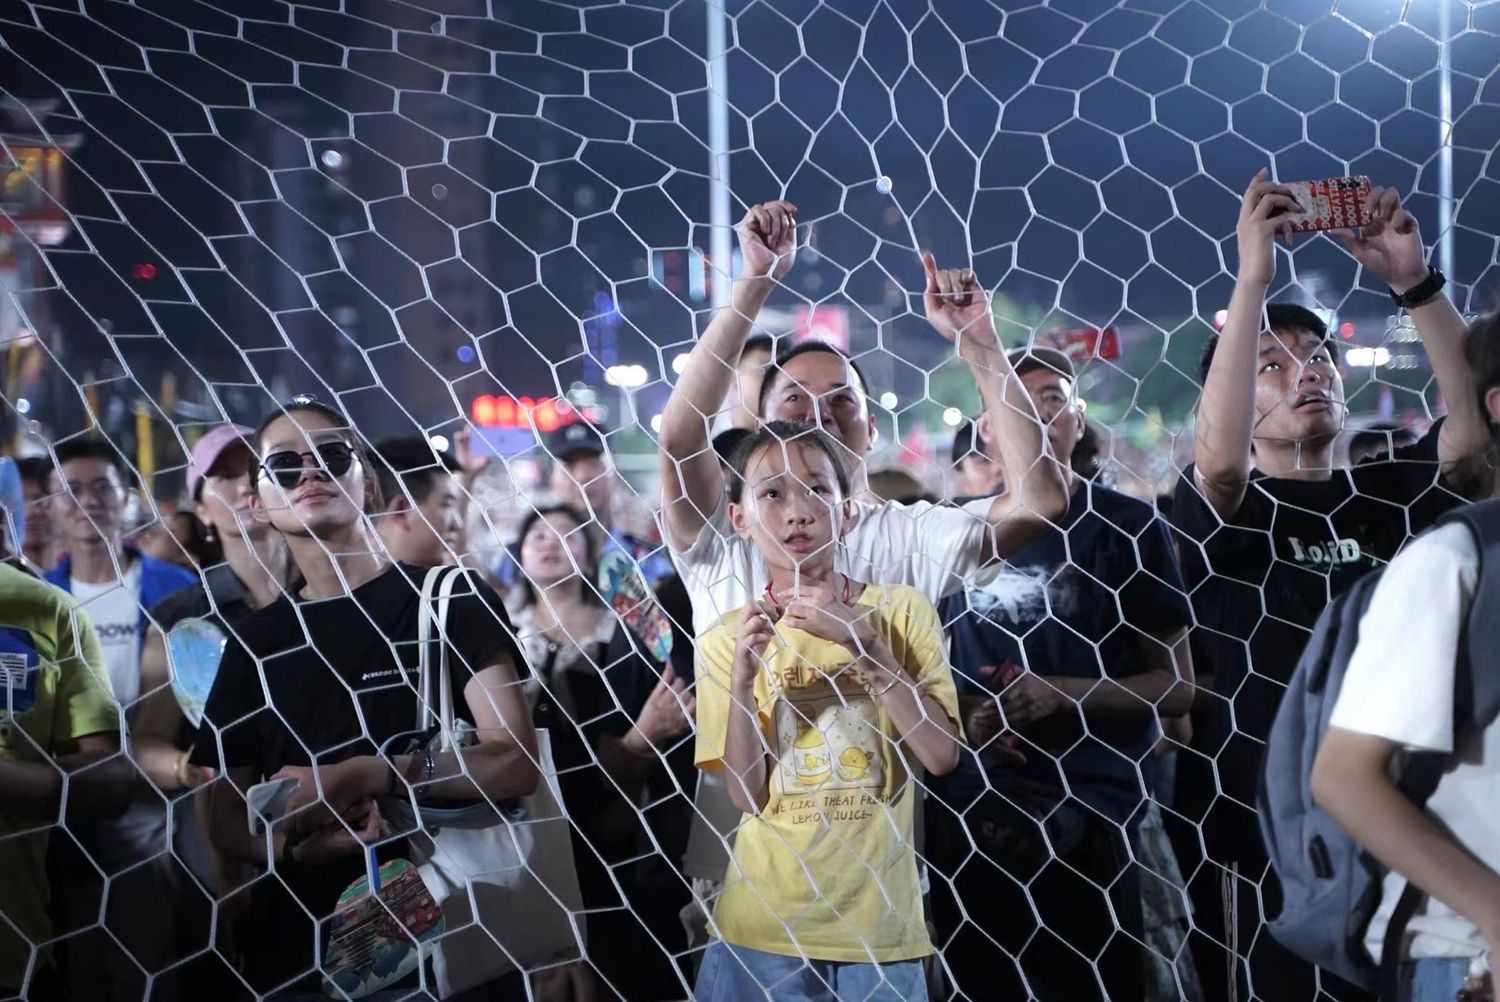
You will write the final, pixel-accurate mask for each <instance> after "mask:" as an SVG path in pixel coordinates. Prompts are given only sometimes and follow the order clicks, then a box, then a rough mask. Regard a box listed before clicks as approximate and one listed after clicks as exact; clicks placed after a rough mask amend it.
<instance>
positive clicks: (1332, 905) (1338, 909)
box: [1256, 500, 1500, 998]
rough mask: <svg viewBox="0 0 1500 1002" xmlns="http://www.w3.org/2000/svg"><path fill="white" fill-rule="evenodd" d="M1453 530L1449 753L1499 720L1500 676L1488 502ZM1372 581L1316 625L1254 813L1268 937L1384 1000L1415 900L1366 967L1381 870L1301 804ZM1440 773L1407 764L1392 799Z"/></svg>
mask: <svg viewBox="0 0 1500 1002" xmlns="http://www.w3.org/2000/svg"><path fill="white" fill-rule="evenodd" d="M1454 522H1457V523H1460V524H1462V525H1465V526H1467V527H1468V529H1469V531H1470V532H1472V533H1473V534H1474V540H1475V542H1476V544H1477V547H1478V550H1479V577H1478V581H1477V584H1476V587H1475V594H1474V602H1473V605H1472V606H1471V607H1470V613H1469V619H1468V623H1467V625H1466V627H1465V631H1464V637H1463V638H1462V639H1461V641H1460V646H1459V658H1458V665H1457V667H1456V673H1455V678H1454V702H1455V712H1454V717H1453V720H1454V748H1455V749H1456V748H1461V747H1463V745H1464V743H1465V741H1466V740H1468V739H1471V738H1472V737H1474V736H1475V735H1477V734H1482V733H1483V732H1484V730H1485V729H1486V728H1488V727H1489V725H1490V724H1491V723H1493V722H1494V721H1495V719H1496V717H1497V715H1500V670H1497V668H1496V666H1494V665H1493V664H1492V663H1491V662H1490V661H1489V660H1488V659H1489V658H1490V657H1491V656H1492V652H1496V651H1500V616H1497V615H1496V611H1497V610H1500V572H1497V573H1491V572H1492V571H1500V500H1491V501H1482V502H1479V503H1477V504H1471V505H1465V506H1464V507H1462V508H1458V509H1455V510H1454V511H1451V512H1449V513H1448V514H1446V515H1444V516H1443V517H1442V518H1441V519H1439V520H1438V524H1439V525H1444V524H1452V523H1454ZM1380 575H1381V572H1380V571H1378V570H1377V571H1373V572H1371V573H1370V574H1367V575H1365V576H1364V577H1363V578H1361V579H1360V580H1359V581H1358V582H1356V583H1355V585H1354V586H1353V587H1352V588H1350V589H1349V590H1348V591H1347V592H1345V593H1344V594H1343V595H1340V596H1339V597H1338V598H1337V599H1335V600H1334V601H1333V602H1332V603H1330V604H1329V605H1328V607H1327V608H1326V609H1324V610H1323V613H1322V615H1320V616H1319V617H1318V622H1317V625H1316V626H1315V627H1314V628H1313V634H1312V637H1311V639H1309V640H1308V643H1307V647H1306V649H1305V650H1304V651H1303V652H1302V657H1301V659H1299V660H1298V662H1297V668H1296V671H1295V672H1294V673H1293V674H1292V678H1291V680H1290V681H1289V682H1288V683H1287V691H1286V694H1285V696H1284V697H1283V698H1282V701H1281V707H1280V709H1279V710H1278V712H1277V714H1276V720H1275V722H1274V723H1273V724H1272V726H1271V733H1270V736H1269V737H1268V739H1267V741H1266V754H1265V762H1264V765H1263V767H1262V770H1261V774H1260V782H1259V788H1258V791H1257V796H1256V807H1257V808H1258V810H1257V813H1258V815H1259V817H1260V827H1261V834H1262V836H1263V837H1264V839H1265V843H1266V851H1267V852H1268V853H1269V854H1270V859H1271V865H1272V866H1273V867H1274V868H1275V870H1276V876H1277V877H1278V878H1279V879H1280V881H1281V892H1282V899H1283V902H1284V903H1283V906H1282V910H1281V914H1280V915H1278V916H1277V917H1276V918H1274V919H1272V920H1271V921H1270V929H1271V934H1272V935H1273V936H1275V937H1276V939H1277V940H1279V941H1280V942H1281V944H1282V945H1283V946H1285V947H1286V948H1287V949H1289V950H1291V951H1292V952H1293V953H1295V954H1297V955H1298V956H1300V957H1303V958H1304V959H1306V960H1309V961H1311V962H1312V963H1314V964H1316V965H1318V966H1319V967H1321V968H1323V969H1325V970H1327V971H1330V972H1332V973H1333V974H1337V975H1338V976H1339V977H1341V978H1344V979H1345V980H1347V981H1351V982H1353V983H1354V984H1357V985H1360V986H1362V987H1364V988H1367V989H1374V988H1376V987H1377V986H1378V987H1379V988H1380V990H1381V997H1382V998H1387V997H1388V998H1395V997H1396V996H1395V994H1394V987H1395V980H1396V971H1397V965H1398V963H1399V961H1400V959H1401V956H1400V954H1401V945H1402V937H1403V934H1404V933H1405V929H1406V924H1407V922H1408V921H1409V920H1410V918H1411V916H1412V915H1413V914H1414V913H1415V912H1416V910H1417V908H1418V907H1419V906H1420V905H1421V903H1422V898H1423V895H1422V892H1421V891H1420V890H1418V889H1417V888H1416V886H1415V885H1412V884H1408V885H1407V889H1406V891H1405V892H1404V893H1403V894H1402V896H1401V899H1400V901H1398V902H1397V905H1396V910H1395V912H1394V914H1393V915H1392V916H1391V922H1390V925H1389V927H1388V928H1387V930H1386V934H1385V939H1384V944H1383V949H1382V956H1381V957H1380V958H1378V964H1377V958H1372V957H1371V956H1370V954H1369V951H1368V950H1367V949H1366V948H1365V944H1364V941H1365V935H1366V931H1367V930H1368V928H1369V925H1370V920H1371V919H1372V918H1374V916H1375V913H1376V911H1377V910H1378V909H1379V907H1380V898H1381V889H1382V888H1381V885H1382V881H1383V880H1384V878H1385V875H1386V872H1387V871H1386V868H1385V867H1384V866H1382V865H1381V863H1380V862H1379V860H1377V859H1375V858H1374V857H1373V856H1371V855H1370V854H1369V853H1368V852H1366V851H1365V850H1364V849H1363V848H1362V847H1361V846H1360V845H1359V844H1358V843H1357V842H1355V841H1354V839H1353V838H1352V837H1351V836H1350V835H1349V833H1348V832H1346V831H1344V829H1343V828H1342V827H1340V826H1339V823H1338V822H1337V821H1335V820H1334V819H1333V818H1332V817H1331V816H1330V815H1329V814H1328V813H1327V812H1325V811H1324V810H1322V809H1321V808H1320V807H1318V805H1317V804H1315V803H1314V802H1313V797H1312V784H1311V778H1312V768H1313V761H1314V759H1315V758H1316V757H1317V753H1318V747H1319V746H1320V745H1321V744H1322V742H1323V735H1324V734H1325V733H1326V732H1327V730H1328V719H1329V717H1330V716H1331V715H1332V713H1333V707H1334V705H1335V704H1336V703H1337V702H1338V694H1339V690H1340V689H1341V688H1342V687H1343V683H1344V672H1345V670H1346V669H1347V668H1348V666H1349V659H1350V657H1351V656H1352V655H1353V654H1354V648H1355V646H1356V645H1357V644H1358V643H1359V623H1360V619H1361V618H1362V617H1363V616H1364V613H1365V609H1366V608H1367V607H1368V606H1369V604H1370V598H1371V596H1372V595H1373V594H1374V593H1375V586H1376V585H1377V584H1378V583H1379V582H1380ZM1414 612H1415V613H1416V614H1418V615H1420V614H1421V610H1414ZM1393 654H1394V655H1396V656H1399V652H1393ZM1452 764H1453V763H1452V756H1450V755H1442V754H1437V753H1426V754H1414V755H1411V756H1410V757H1409V759H1408V761H1407V765H1406V768H1405V769H1404V770H1403V772H1402V775H1401V778H1400V781H1399V786H1400V788H1401V791H1402V793H1404V794H1405V795H1406V796H1407V797H1408V798H1410V799H1411V801H1412V802H1413V803H1415V804H1417V805H1418V806H1423V805H1425V804H1426V803H1427V800H1428V798H1430V797H1431V796H1432V794H1433V792H1434V791H1435V790H1436V789H1437V785H1438V781H1439V780H1440V779H1442V776H1443V774H1444V772H1446V771H1447V770H1448V768H1449V767H1450V766H1451V765H1452ZM1388 993H1389V994H1388Z"/></svg>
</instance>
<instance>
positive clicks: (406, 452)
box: [375, 435, 460, 504]
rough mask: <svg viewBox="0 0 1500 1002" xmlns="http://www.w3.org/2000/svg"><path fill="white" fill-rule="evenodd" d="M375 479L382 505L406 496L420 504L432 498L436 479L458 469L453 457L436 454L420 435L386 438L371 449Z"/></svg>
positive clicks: (429, 443) (449, 453)
mask: <svg viewBox="0 0 1500 1002" xmlns="http://www.w3.org/2000/svg"><path fill="white" fill-rule="evenodd" d="M375 459H376V462H375V475H376V477H378V478H379V480H380V493H381V494H383V495H384V496H385V499H386V501H390V500H391V499H392V498H397V497H402V496H403V495H404V496H409V497H410V498H411V502H412V504H421V503H422V502H424V501H426V500H427V498H428V497H429V496H431V494H432V489H433V488H434V487H436V486H437V482H438V478H439V477H444V476H448V475H450V474H454V473H457V472H458V471H459V469H460V467H459V465H458V460H457V458H455V457H454V455H453V453H451V452H448V451H446V450H444V451H441V452H440V451H438V450H437V449H434V448H433V447H432V443H431V442H429V441H428V440H427V439H426V438H424V437H423V436H421V435H408V436H404V437H402V438H388V439H386V440H384V441H382V442H377V443H376V445H375Z"/></svg>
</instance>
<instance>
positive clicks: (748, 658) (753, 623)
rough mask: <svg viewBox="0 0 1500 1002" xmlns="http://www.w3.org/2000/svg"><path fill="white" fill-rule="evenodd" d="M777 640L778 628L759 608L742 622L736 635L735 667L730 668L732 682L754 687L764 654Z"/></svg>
mask: <svg viewBox="0 0 1500 1002" xmlns="http://www.w3.org/2000/svg"><path fill="white" fill-rule="evenodd" d="M775 639H776V627H775V625H774V624H773V623H772V622H771V617H769V616H767V615H766V614H765V613H764V612H763V611H761V610H760V609H759V608H758V607H757V609H756V610H755V611H754V612H748V613H746V615H745V618H744V619H742V620H740V625H739V629H737V630H736V631H735V635H734V665H733V666H732V667H731V668H730V682H731V684H736V685H753V684H754V682H755V677H756V676H757V675H758V674H760V666H761V659H762V658H763V657H764V652H765V649H766V647H767V645H769V644H770V643H771V641H773V640H775Z"/></svg>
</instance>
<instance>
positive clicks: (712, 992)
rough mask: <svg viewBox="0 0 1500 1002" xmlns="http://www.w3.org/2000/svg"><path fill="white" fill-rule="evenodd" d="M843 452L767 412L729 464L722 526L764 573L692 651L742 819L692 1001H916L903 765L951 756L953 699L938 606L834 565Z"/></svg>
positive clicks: (845, 517)
mask: <svg viewBox="0 0 1500 1002" xmlns="http://www.w3.org/2000/svg"><path fill="white" fill-rule="evenodd" d="M838 449H839V447H838V446H837V445H836V444H835V443H834V441H833V440H832V439H831V438H830V437H829V436H828V435H827V434H825V433H824V432H823V431H821V430H819V429H816V428H807V427H805V426H802V425H798V424H791V423H787V422H774V423H772V424H771V425H768V426H767V427H766V428H765V429H763V430H761V431H759V432H757V433H756V434H755V435H754V436H752V437H751V438H749V439H748V440H746V441H745V442H744V443H742V445H741V446H740V449H739V450H738V454H737V456H736V462H735V463H734V468H735V472H736V474H737V476H736V477H734V478H732V479H731V484H730V504H729V519H730V523H731V525H732V526H733V529H734V531H735V532H736V533H738V534H739V535H740V536H741V537H742V538H744V539H746V540H749V541H750V542H751V544H752V545H753V546H754V547H755V549H756V550H758V551H759V553H760V556H761V559H762V560H763V562H764V565H765V570H766V578H767V581H766V586H765V591H764V593H763V594H762V595H761V597H760V598H759V599H758V600H756V601H755V602H754V603H753V604H752V605H750V606H747V607H746V608H743V609H739V610H735V611H733V612H731V613H729V614H728V615H726V616H725V617H724V618H723V619H722V620H720V621H719V623H717V624H716V625H715V626H714V627H713V628H712V629H710V630H709V631H707V632H706V633H705V634H704V636H703V637H702V638H701V639H700V641H699V646H698V657H699V679H698V728H699V730H698V745H697V761H698V764H699V765H700V766H701V767H702V768H704V769H708V770H715V771H717V770H723V771H724V772H725V780H726V785H727V786H728V788H729V791H730V795H731V796H732V797H733V799H734V801H735V803H736V805H737V806H739V807H740V809H741V810H743V811H744V812H745V818H744V820H743V821H742V823H741V825H740V828H739V831H738V834H737V836H736V840H735V846H734V856H733V859H732V860H731V862H730V865H729V869H728V874H727V876H726V878H725V882H724V890H723V893H722V894H721V895H720V897H719V899H718V902H717V905H716V906H715V909H714V916H713V922H712V926H711V931H712V932H713V933H714V936H715V939H714V940H713V941H712V942H711V943H710V944H709V947H708V950H707V952H706V953H705V954H704V958H703V963H702V966H701V968H700V971H699V975H698V983H697V989H696V992H695V996H696V998H698V999H700V1000H715V1002H716V1000H739V999H751V998H755V999H762V998H766V997H767V996H768V994H769V997H770V998H772V999H776V1000H781V999H788V1000H790V999H796V1000H803V999H809V1000H812V999H818V1000H821V999H829V1000H833V999H840V998H859V999H867V1000H869V999H876V1000H902V1002H906V1000H911V999H925V998H926V997H927V993H926V988H925V984H924V979H923V974H922V964H921V959H922V958H923V957H925V956H927V955H929V954H931V953H932V952H933V949H932V943H931V941H930V940H929V938H928V936H927V930H926V926H925V923H924V922H923V917H922V900H921V892H920V890H919V888H918V881H917V860H916V852H915V849H914V847H913V842H912V817H913V804H914V800H915V799H916V797H915V795H916V790H915V788H914V785H913V783H912V774H913V772H915V771H916V769H915V766H914V765H913V764H912V760H915V765H916V766H920V767H921V768H924V769H926V770H927V771H928V772H930V773H934V774H938V775H941V774H944V773H947V772H949V771H950V770H952V769H953V767H954V766H955V765H956V764H957V761H958V755H959V748H960V745H959V737H958V734H959V731H958V723H957V721H958V717H959V711H958V700H957V696H956V695H955V692H954V688H953V680H952V677H951V675H950V673H949V670H948V665H947V662H946V660H945V658H944V654H943V640H942V629H941V625H940V623H939V621H938V616H937V612H936V611H935V610H934V609H933V607H932V603H931V602H929V601H928V600H927V599H926V598H925V597H924V596H922V595H921V594H920V593H919V592H917V591H915V590H913V589H911V588H909V587H906V586H904V585H901V586H883V585H878V584H865V583H862V582H859V581H855V580H852V579H850V578H849V577H848V576H846V575H845V574H844V573H843V572H842V570H841V569H840V566H839V560H838V559H837V555H838V544H839V540H840V539H841V538H842V536H843V534H844V532H845V530H846V529H847V527H848V525H849V523H850V520H851V518H852V517H853V515H854V510H853V505H852V504H851V502H850V500H849V493H850V488H849V478H848V474H847V473H846V472H845V470H844V467H843V465H842V463H841V462H840V461H839V454H838Z"/></svg>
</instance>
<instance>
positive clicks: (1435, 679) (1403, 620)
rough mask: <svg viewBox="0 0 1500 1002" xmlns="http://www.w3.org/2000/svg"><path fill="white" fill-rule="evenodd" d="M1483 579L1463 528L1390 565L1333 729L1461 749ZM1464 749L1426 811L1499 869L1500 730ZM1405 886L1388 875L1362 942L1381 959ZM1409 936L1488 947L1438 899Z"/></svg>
mask: <svg viewBox="0 0 1500 1002" xmlns="http://www.w3.org/2000/svg"><path fill="white" fill-rule="evenodd" d="M1478 576H1479V553H1478V551H1477V550H1476V549H1475V546H1474V537H1473V535H1472V534H1471V533H1470V532H1469V530H1468V529H1467V528H1466V527H1464V526H1463V525H1446V526H1443V527H1442V528H1440V529H1437V530H1435V531H1433V532H1431V533H1429V534H1427V535H1425V536H1421V537H1419V538H1418V539H1416V540H1415V541H1413V542H1412V543H1411V545H1410V546H1408V547H1407V548H1406V549H1405V550H1404V551H1402V552H1401V553H1400V554H1399V555H1398V556H1397V557H1396V559H1394V560H1392V561H1391V563H1390V566H1389V567H1387V568H1386V570H1385V573H1384V575H1382V577H1381V579H1380V584H1379V585H1378V586H1377V587H1376V589H1375V594H1374V595H1373V596H1372V597H1371V599H1370V606H1369V608H1368V609H1367V610H1366V611H1365V614H1364V617H1363V618H1362V619H1361V620H1360V623H1359V646H1358V647H1356V648H1355V651H1354V655H1353V657H1352V658H1351V659H1350V661H1349V667H1348V670H1347V672H1346V674H1345V676H1344V685H1343V688H1342V689H1341V690H1340V691H1339V698H1338V702H1337V703H1335V704H1334V708H1333V716H1332V717H1331V719H1330V723H1331V724H1332V726H1334V727H1337V728H1340V729H1341V730H1346V731H1354V732H1356V733H1359V734H1368V735H1371V736H1373V737H1378V738H1383V739H1385V740H1387V741H1393V742H1396V743H1398V744H1400V745H1402V746H1403V747H1406V748H1410V749H1420V750H1424V751H1436V752H1448V753H1451V752H1452V751H1453V750H1454V749H1453V685H1454V668H1455V665H1456V663H1457V657H1458V651H1459V643H1460V640H1461V638H1462V636H1463V633H1464V630H1465V628H1466V625H1467V622H1468V616H1469V606H1470V604H1471V603H1472V602H1473V599H1474V587H1475V583H1476V581H1477V580H1478ZM1413 610H1416V612H1414V611H1413ZM1488 667H1491V668H1494V667H1495V666H1493V665H1491V666H1488ZM1458 751H1459V755H1458V758H1459V760H1460V762H1459V764H1458V765H1457V766H1456V767H1455V768H1454V769H1453V770H1452V771H1450V772H1448V773H1447V774H1446V775H1445V776H1444V777H1443V779H1442V781H1441V782H1440V783H1439V785H1438V788H1437V792H1436V793H1434V794H1433V796H1432V799H1431V800H1429V801H1428V802H1427V812H1428V813H1429V814H1430V815H1432V816H1433V817H1434V818H1435V819H1436V820H1437V821H1438V822H1439V823H1440V824H1441V825H1442V826H1443V827H1445V828H1447V829H1448V831H1449V832H1450V833H1452V835H1453V837H1454V838H1455V839H1456V840H1457V841H1458V842H1459V843H1461V844H1462V845H1463V846H1464V848H1466V849H1467V850H1468V851H1469V852H1470V853H1472V854H1473V855H1474V856H1475V857H1476V858H1477V859H1478V860H1479V861H1480V862H1481V863H1483V864H1484V865H1485V866H1488V867H1489V868H1490V869H1492V870H1496V871H1500V726H1491V727H1490V728H1489V729H1488V730H1487V731H1485V733H1484V735H1483V737H1482V740H1477V741H1475V742H1474V743H1473V746H1472V747H1468V748H1461V749H1459V750H1458ZM1405 886H1406V880H1405V878H1403V877H1401V876H1399V875H1398V874H1394V873H1392V874H1389V875H1388V876H1387V877H1386V881H1385V886H1384V887H1383V889H1382V890H1383V893H1382V896H1381V901H1380V909H1379V910H1378V911H1377V912H1376V914H1375V918H1374V920H1373V921H1372V922H1371V923H1370V928H1369V930H1368V932H1367V934H1366V937H1365V946H1366V947H1367V948H1368V949H1369V951H1370V955H1371V956H1374V957H1379V956H1380V951H1381V947H1382V944H1383V942H1384V938H1385V930H1386V926H1387V925H1388V924H1389V923H1390V917H1391V912H1392V911H1393V910H1394V909H1395V907H1396V900H1397V898H1399V897H1400V896H1401V891H1402V889H1403V888H1404V887H1405ZM1407 931H1408V935H1409V939H1408V942H1409V944H1410V945H1409V947H1408V951H1407V956H1409V957H1414V958H1421V957H1477V956H1479V955H1480V954H1482V953H1484V952H1485V950H1486V949H1487V946H1486V945H1485V942H1484V937H1483V936H1481V935H1480V933H1479V930H1478V928H1476V927H1475V925H1474V923H1472V922H1470V921H1469V920H1468V919H1466V918H1464V917H1463V916H1462V915H1459V914H1458V913H1456V912H1454V911H1453V910H1452V909H1451V908H1448V907H1447V906H1446V905H1444V904H1442V903H1441V902H1439V901H1435V900H1431V899H1429V900H1428V901H1427V903H1426V904H1425V905H1424V906H1423V908H1422V910H1421V911H1420V912H1418V914H1417V915H1416V916H1414V917H1413V918H1412V920H1411V924H1410V925H1409V926H1408V927H1407Z"/></svg>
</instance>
